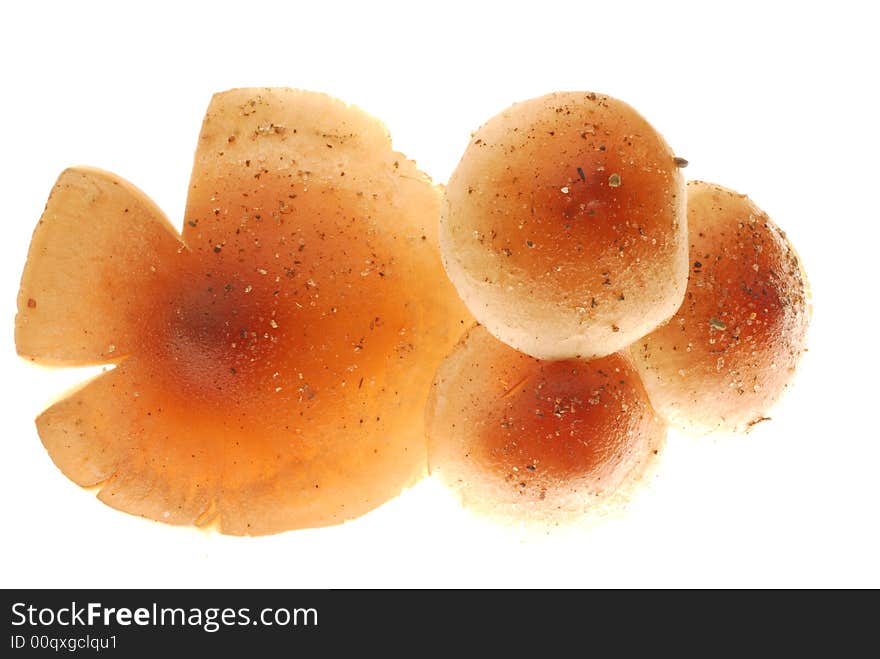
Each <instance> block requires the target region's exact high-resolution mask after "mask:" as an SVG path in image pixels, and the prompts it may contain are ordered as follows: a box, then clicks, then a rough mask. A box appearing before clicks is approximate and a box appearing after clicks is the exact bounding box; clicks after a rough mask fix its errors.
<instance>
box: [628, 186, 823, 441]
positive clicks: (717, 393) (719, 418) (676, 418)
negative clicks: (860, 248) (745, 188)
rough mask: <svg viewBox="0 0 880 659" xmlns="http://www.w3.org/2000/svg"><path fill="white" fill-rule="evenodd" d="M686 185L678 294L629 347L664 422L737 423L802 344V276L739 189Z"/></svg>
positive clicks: (768, 394) (757, 413)
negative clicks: (669, 312) (682, 285)
mask: <svg viewBox="0 0 880 659" xmlns="http://www.w3.org/2000/svg"><path fill="white" fill-rule="evenodd" d="M687 189H688V227H689V235H690V242H691V247H690V258H691V273H690V279H689V281H688V287H687V292H686V294H685V299H684V303H683V304H682V305H681V308H680V309H679V310H678V312H677V313H676V314H675V316H674V317H673V318H672V320H670V321H669V322H668V323H667V324H666V325H664V326H662V327H660V328H659V329H657V330H656V331H654V332H652V333H651V334H649V335H648V336H646V337H644V338H643V339H641V340H639V341H637V342H636V343H635V344H634V345H633V346H632V347H631V351H632V355H633V358H634V360H635V364H636V366H637V368H638V370H639V373H640V374H641V376H642V379H643V380H644V382H645V388H646V389H647V390H648V394H649V395H650V397H651V402H652V403H653V404H654V406H655V408H656V409H657V411H658V413H660V414H661V415H662V416H663V417H664V418H666V419H667V420H668V421H669V422H670V423H671V424H673V425H675V426H677V427H678V428H680V429H682V430H685V431H688V432H692V433H695V434H706V433H710V432H716V431H722V432H723V431H727V432H731V431H732V432H741V431H745V430H748V429H750V428H751V427H753V426H754V425H755V424H756V423H759V422H761V421H764V420H766V416H765V415H766V414H767V413H768V411H769V410H770V407H771V406H772V405H773V404H774V403H775V402H776V401H777V399H778V398H779V397H780V396H781V395H782V393H783V391H784V390H785V389H786V387H787V386H788V384H789V382H790V381H791V377H792V375H793V373H794V371H795V367H796V366H797V364H798V361H799V360H800V357H801V355H802V354H803V352H804V350H805V346H806V333H807V325H808V323H809V318H810V312H809V306H808V297H809V288H808V284H807V277H806V274H805V273H804V270H803V266H802V264H801V262H800V260H799V258H798V256H797V253H796V252H795V250H794V248H793V247H792V245H791V243H790V242H789V241H788V238H787V237H786V235H785V233H783V232H782V231H781V230H780V229H779V227H777V226H776V225H775V224H774V223H773V221H772V220H771V219H770V218H769V217H768V216H767V214H766V213H765V212H764V211H762V210H761V209H760V208H758V207H757V206H756V205H755V204H754V202H752V201H751V200H750V199H749V198H748V197H746V196H745V195H742V194H738V193H736V192H734V191H733V190H729V189H727V188H723V187H721V186H719V185H713V184H711V183H703V182H700V181H691V182H689V183H688V188H687Z"/></svg>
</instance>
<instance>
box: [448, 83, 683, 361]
mask: <svg viewBox="0 0 880 659" xmlns="http://www.w3.org/2000/svg"><path fill="white" fill-rule="evenodd" d="M440 247H441V251H442V253H443V262H444V265H445V267H446V271H447V272H448V273H449V277H450V279H451V280H452V282H453V283H454V284H455V286H456V288H457V289H458V291H459V293H460V294H461V296H462V299H463V300H464V301H465V303H466V304H467V305H468V308H469V309H470V311H471V312H472V313H473V314H474V316H475V317H476V318H477V320H478V321H479V322H480V323H482V324H483V325H484V326H485V327H486V329H487V330H489V332H491V333H492V334H493V335H495V336H496V337H497V338H499V339H500V340H501V341H503V342H505V343H507V344H508V345H510V346H513V347H514V348H516V349H517V350H520V351H522V352H525V353H528V354H530V355H532V356H534V357H537V358H541V359H566V358H570V357H584V358H592V357H601V356H604V355H608V354H611V353H613V352H616V351H618V350H621V349H624V348H626V346H628V345H629V344H630V343H632V342H633V341H635V340H636V339H638V338H640V337H641V336H644V335H645V334H647V333H648V332H650V331H652V330H653V329H655V328H656V327H657V326H658V325H659V324H661V323H662V322H664V321H665V320H667V319H668V318H669V317H670V316H672V314H674V313H675V311H676V309H677V308H678V306H679V304H681V300H682V296H683V294H684V290H685V286H686V283H687V224H686V221H685V189H684V179H683V177H682V175H681V173H680V171H679V167H678V161H676V159H675V157H674V154H673V152H672V150H671V149H670V148H669V146H668V145H667V144H666V142H665V141H664V140H663V138H662V137H661V136H660V135H659V134H658V133H657V131H656V130H654V128H652V127H651V125H650V124H648V122H647V121H646V120H645V119H644V118H643V117H642V116H641V115H639V114H638V113H637V112H636V111H635V110H634V109H633V108H631V107H630V106H629V105H627V104H625V103H623V102H622V101H618V100H616V99H613V98H610V97H608V96H602V95H599V94H594V93H588V92H560V93H555V94H549V95H547V96H542V97H540V98H535V99H532V100H529V101H525V102H522V103H517V104H515V105H513V106H511V107H510V108H508V109H507V110H505V111H504V112H502V113H500V114H498V115H496V116H495V117H493V118H492V119H490V120H489V121H488V122H486V123H485V124H484V125H483V126H482V127H481V128H480V129H479V130H478V131H477V132H476V133H474V135H473V137H472V139H471V141H470V144H469V145H468V147H467V149H466V150H465V152H464V155H463V156H462V159H461V162H460V163H459V165H458V167H457V169H456V170H455V172H454V173H453V175H452V177H451V178H450V180H449V185H448V186H447V189H446V193H445V198H444V203H443V207H442V216H441V222H440Z"/></svg>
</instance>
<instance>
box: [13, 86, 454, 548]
mask: <svg viewBox="0 0 880 659" xmlns="http://www.w3.org/2000/svg"><path fill="white" fill-rule="evenodd" d="M438 212H439V193H438V190H437V188H436V187H434V186H433V185H432V184H431V182H430V180H429V179H428V178H427V177H426V176H425V175H424V174H423V173H421V172H420V171H419V170H418V169H416V167H415V165H414V163H412V162H411V161H409V160H407V159H406V158H404V157H403V156H401V155H400V154H399V153H396V152H394V151H393V150H392V149H391V145H390V138H389V136H388V133H387V132H386V130H385V129H384V127H383V126H382V125H381V124H380V123H379V122H378V121H376V120H375V119H373V118H371V117H369V116H367V115H366V114H365V113H363V112H361V111H360V110H357V109H355V108H353V107H350V106H347V105H345V104H343V103H342V102H340V101H337V100H334V99H332V98H330V97H327V96H324V95H321V94H316V93H310V92H303V91H295V90H289V89H240V90H234V91H230V92H226V93H222V94H218V95H216V96H215V97H214V98H213V100H212V102H211V105H210V107H209V109H208V112H207V115H206V117H205V120H204V124H203V126H202V131H201V135H200V138H199V143H198V149H197V152H196V157H195V165H194V168H193V174H192V180H191V185H190V192H189V198H188V201H187V207H186V214H185V217H184V230H183V233H182V235H178V233H177V232H176V231H175V230H174V228H173V227H172V226H171V225H170V224H169V222H168V221H167V219H166V218H165V217H164V216H163V214H162V212H161V211H160V210H159V209H158V208H157V207H156V206H155V205H154V204H153V203H152V202H151V201H150V200H149V199H148V198H147V197H146V196H145V195H144V194H143V193H142V192H140V191H139V190H137V189H136V188H134V187H133V186H132V185H130V184H128V183H126V182H125V181H123V180H121V179H119V178H118V177H116V176H114V175H112V174H109V173H106V172H101V171H99V170H94V169H86V168H76V169H70V170H67V171H65V172H64V173H63V174H62V175H61V177H60V178H59V180H58V182H57V184H56V185H55V188H54V189H53V191H52V194H51V196H50V198H49V202H48V204H47V207H46V210H45V212H44V214H43V216H42V218H41V219H40V222H39V224H38V226H37V228H36V230H35V232H34V237H33V241H32V243H31V248H30V252H29V254H28V260H27V263H26V265H25V269H24V274H23V276H22V282H21V289H20V292H19V296H18V315H17V317H16V328H15V329H16V346H17V349H18V352H19V353H20V354H21V355H22V356H25V357H27V358H29V359H32V360H34V361H37V362H40V363H48V364H55V365H61V366H64V365H83V364H99V363H109V362H113V363H115V364H116V367H115V368H114V369H113V370H111V371H109V372H107V373H104V374H103V375H100V376H99V377H97V378H95V379H94V380H92V381H90V382H88V383H87V384H85V385H84V386H82V387H81V388H80V389H79V390H77V391H75V392H73V393H71V394H70V395H69V396H67V397H66V398H64V399H62V400H61V401H60V402H58V403H56V404H55V405H53V406H52V407H50V408H49V409H48V410H46V411H45V412H43V413H42V414H41V415H40V416H39V418H38V419H37V429H38V431H39V435H40V437H41V439H42V441H43V443H44V445H45V446H46V449H47V450H48V452H49V454H50V455H51V457H52V459H53V460H54V461H55V463H56V464H57V465H58V467H59V468H60V469H61V470H62V471H63V472H64V473H65V474H66V475H67V476H68V477H69V478H71V479H72V480H73V481H75V482H76V483H78V484H79V485H82V486H96V485H99V486H100V492H99V494H98V496H99V498H100V499H101V500H102V501H104V502H105V503H107V504H109V505H111V506H114V507H116V508H119V509H120V510H124V511H126V512H130V513H134V514H138V515H142V516H144V517H148V518H151V519H155V520H160V521H165V522H170V523H174V524H198V525H207V524H215V525H216V526H217V528H219V530H220V531H222V532H224V533H230V534H236V535H239V534H254V535H256V534H267V533H275V532H279V531H283V530H286V529H295V528H303V527H312V526H322V525H327V524H334V523H339V522H342V521H344V520H347V519H351V518H353V517H356V516H357V515H360V514H362V513H364V512H366V511H368V510H370V509H372V508H374V507H376V506H378V505H380V504H381V503H383V502H385V501H386V500H388V499H389V498H391V497H394V496H395V495H397V494H398V493H399V492H400V491H401V488H403V487H405V486H407V485H409V484H411V483H413V482H414V481H415V480H416V479H417V478H419V477H420V476H421V475H422V473H423V471H424V468H425V448H424V426H423V411H424V404H425V400H426V398H427V395H428V390H429V387H430V382H431V377H432V375H433V373H434V370H435V369H436V366H437V364H438V363H439V362H440V360H441V359H442V358H443V357H444V356H445V354H446V353H447V352H448V350H449V349H450V348H451V346H452V345H454V343H455V341H456V340H457V339H458V338H459V336H460V335H461V333H462V332H463V331H464V329H465V327H466V324H469V323H470V322H471V319H470V316H469V315H468V313H467V311H466V310H465V308H464V307H463V305H462V304H461V303H460V302H459V300H458V297H457V295H456V293H455V291H454V289H453V288H452V286H451V285H450V284H449V283H448V281H447V280H446V277H445V275H444V273H443V268H442V265H441V262H440V257H439V251H438V247H437V235H436V217H437V215H438Z"/></svg>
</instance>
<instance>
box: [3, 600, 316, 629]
mask: <svg viewBox="0 0 880 659" xmlns="http://www.w3.org/2000/svg"><path fill="white" fill-rule="evenodd" d="M12 625H13V626H14V627H21V626H24V625H28V626H30V627H33V628H39V627H53V626H59V627H92V628H93V627H113V626H120V627H129V626H132V625H136V626H138V627H192V628H199V629H202V630H204V631H206V632H208V633H213V632H216V631H219V630H220V629H221V628H223V627H244V626H257V625H260V626H263V627H317V626H318V611H317V609H314V608H308V609H307V608H264V609H260V610H259V611H258V612H256V613H255V612H253V611H252V610H251V609H250V608H247V607H243V608H237V609H233V608H220V607H206V608H201V607H189V608H184V607H161V606H159V605H158V604H156V603H153V604H152V605H151V606H149V607H139V608H135V609H131V608H128V607H106V606H104V605H103V604H101V603H100V602H89V603H88V604H84V605H81V604H78V603H77V602H71V603H70V606H62V607H55V608H53V607H43V608H38V607H36V606H33V605H31V604H27V603H26V602H16V603H15V604H13V605H12Z"/></svg>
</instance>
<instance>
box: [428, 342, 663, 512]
mask: <svg viewBox="0 0 880 659" xmlns="http://www.w3.org/2000/svg"><path fill="white" fill-rule="evenodd" d="M426 416H427V419H428V421H427V431H428V462H429V466H430V470H431V473H432V474H433V475H435V476H437V477H438V478H439V479H440V480H441V481H442V482H443V483H445V484H446V485H447V486H448V487H449V488H450V489H451V490H452V491H453V492H454V493H456V494H457V495H458V497H459V498H460V500H461V502H462V503H463V504H464V506H465V507H467V508H469V509H472V510H474V511H476V512H479V513H482V514H485V515H488V516H489V517H491V518H495V519H496V520H499V521H503V522H504V521H514V522H524V523H526V524H527V525H554V524H557V523H560V522H565V523H569V522H575V521H577V520H581V519H589V518H590V517H591V514H592V513H594V512H598V511H606V510H608V509H609V508H610V507H612V506H617V505H619V504H620V503H621V502H623V501H626V500H627V499H628V498H629V496H630V494H631V493H632V492H633V490H634V488H635V486H636V484H638V483H639V482H640V481H641V479H642V477H643V475H644V474H645V473H646V471H647V470H648V468H649V467H651V466H652V465H653V463H654V459H655V456H657V455H658V454H659V451H660V449H661V448H662V447H663V445H664V442H665V437H666V425H665V424H664V423H663V421H661V420H660V419H659V418H658V417H657V415H656V414H655V413H654V410H653V409H652V407H651V404H650V403H649V401H648V397H647V394H646V393H645V390H644V387H643V386H642V383H641V381H640V380H639V377H638V374H637V373H636V372H635V370H634V369H633V367H632V365H631V363H630V362H629V358H628V357H627V356H626V355H625V354H624V353H617V354H613V355H609V356H606V357H602V358H599V359H594V360H591V361H586V360H582V359H565V360H557V361H546V360H540V359H535V358H534V357H529V356H528V355H525V354H523V353H520V352H517V351H516V350H513V349H512V348H510V347H509V346H506V345H505V344H503V343H501V342H500V341H498V340H497V339H496V338H495V337H493V336H492V335H491V334H489V332H488V331H487V330H486V329H485V328H483V327H481V326H477V327H474V328H473V329H472V330H471V331H470V332H469V333H468V335H467V336H466V337H465V338H464V339H463V340H462V341H461V343H459V345H458V346H457V347H456V349H455V350H454V351H453V352H452V354H450V356H449V357H448V358H447V359H446V360H445V361H444V362H443V364H442V365H441V366H440V368H439V370H438V371H437V376H436V378H435V381H434V386H433V388H432V390H431V396H430V398H429V399H428V407H427V413H426Z"/></svg>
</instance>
